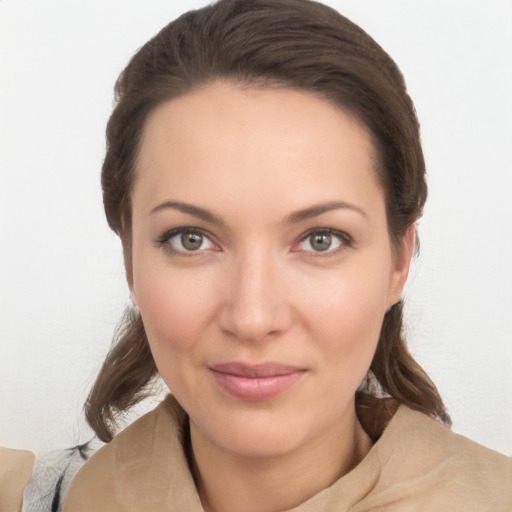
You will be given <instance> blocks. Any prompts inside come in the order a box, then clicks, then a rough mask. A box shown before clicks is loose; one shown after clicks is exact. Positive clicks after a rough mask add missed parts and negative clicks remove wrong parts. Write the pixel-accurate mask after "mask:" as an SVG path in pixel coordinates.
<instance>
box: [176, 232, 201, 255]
mask: <svg viewBox="0 0 512 512" xmlns="http://www.w3.org/2000/svg"><path fill="white" fill-rule="evenodd" d="M202 244H203V235H201V234H200V233H183V234H182V235H181V245H182V246H183V248H184V249H186V250H187V251H197V250H198V249H200V248H201V245H202Z"/></svg>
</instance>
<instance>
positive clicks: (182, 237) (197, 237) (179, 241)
mask: <svg viewBox="0 0 512 512" xmlns="http://www.w3.org/2000/svg"><path fill="white" fill-rule="evenodd" d="M157 245H158V246H160V247H162V246H165V247H166V248H167V249H169V250H171V251H172V252H174V253H193V252H202V251H209V250H217V249H218V247H217V245H216V244H214V243H213V242H212V241H211V240H210V238H209V237H208V236H207V235H206V234H205V233H203V231H201V230H199V229H196V228H176V229H172V230H171V231H167V232H166V233H164V234H163V235H162V236H161V237H160V238H159V240H158V242H157Z"/></svg>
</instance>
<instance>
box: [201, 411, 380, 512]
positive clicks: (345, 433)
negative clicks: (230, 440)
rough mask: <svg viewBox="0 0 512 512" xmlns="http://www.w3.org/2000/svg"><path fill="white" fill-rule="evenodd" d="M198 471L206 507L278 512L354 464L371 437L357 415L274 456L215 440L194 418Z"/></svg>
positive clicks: (211, 511)
mask: <svg viewBox="0 0 512 512" xmlns="http://www.w3.org/2000/svg"><path fill="white" fill-rule="evenodd" d="M191 441H192V452H193V471H194V474H195V479H196V485H197V488H198V492H199V496H200V498H201V501H202V503H203V507H204V509H205V511H206V512H227V511H229V512H278V511H283V510H288V509H290V508H294V507H296V506H298V505H300V504H301V503H304V502H305V501H307V500H308V499H309V498H311V497H312V496H314V495H315V494H317V493H318V492H320V491H321V490H323V489H325V488H327V487H329V486H331V485H332V484H333V483H334V482H335V481H336V480H338V479H339V478H340V477H341V476H343V475H344V474H346V473H348V472H349V471H350V470H351V469H352V468H354V467H355V466H356V465H357V464H358V463H359V462H360V461H361V460H362V459H363V458H364V457H365V456H366V454H367V453H368V452H369V450H370V448H371V441H370V438H369V437H368V435H367V434H366V433H365V432H364V430H363V428H362V427H361V425H360V423H359V421H358V420H357V417H356V416H355V413H354V417H353V419H352V420H351V421H350V422H346V424H345V425H343V428H337V429H334V430H333V431H332V432H329V433H327V434H325V433H324V435H323V436H322V437H321V438H318V439H314V440H312V441H311V442H309V443H308V444H307V445H304V446H301V447H300V448H297V449H296V450H294V451H293V452H292V453H287V454H284V455H279V456H275V457H254V456H251V457H245V456H243V455H239V454H234V453H232V452H229V451H227V450H224V449H223V448H222V447H219V446H217V445H215V444H213V443H212V442H211V441H210V440H209V439H207V438H205V437H204V436H202V433H201V432H200V431H199V430H198V428H197V427H196V426H195V425H194V424H193V423H191Z"/></svg>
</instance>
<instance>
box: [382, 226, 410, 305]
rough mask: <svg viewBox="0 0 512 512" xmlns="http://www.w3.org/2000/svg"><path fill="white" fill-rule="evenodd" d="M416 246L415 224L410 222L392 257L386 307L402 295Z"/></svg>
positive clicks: (394, 302)
mask: <svg viewBox="0 0 512 512" xmlns="http://www.w3.org/2000/svg"><path fill="white" fill-rule="evenodd" d="M415 247H416V224H411V225H410V226H409V227H408V228H407V230H406V232H405V234H404V237H403V239H402V244H401V246H400V248H399V249H398V251H397V253H396V254H395V257H394V262H393V268H392V270H391V276H390V282H389V293H388V308H390V307H391V306H393V305H394V304H396V303H397V302H398V301H399V300H400V297H401V296H402V291H403V289H404V286H405V282H406V281H407V276H408V275H409V268H410V266H411V260H412V256H413V254H414V249H415Z"/></svg>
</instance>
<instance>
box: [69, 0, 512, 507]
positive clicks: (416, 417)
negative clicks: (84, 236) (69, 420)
mask: <svg viewBox="0 0 512 512" xmlns="http://www.w3.org/2000/svg"><path fill="white" fill-rule="evenodd" d="M117 95H118V103H117V106H116V108H115V110H114V112H113V114H112V117H111V119H110V121H109V125H108V130H107V142H108V146H107V155H106V158H105V163H104V167H103V177H102V179H103V190H104V203H105V209H106V214H107V219H108V222H109V224H110V226H111V227H112V228H113V229H114V231H115V232H116V233H118V234H119V235H120V237H121V240H122V242H123V249H124V256H125V265H126V272H127V279H128V283H129V286H130V289H131V291H132V299H133V302H134V306H135V307H136V308H137V311H136V312H132V313H130V315H128V316H127V318H126V320H125V324H124V326H123V329H122V330H120V333H119V338H118V340H117V344H116V345H115V346H114V348H113V349H112V351H111V353H110V354H109V356H108V357H107V360H106V361H105V364H104V366H103V369H102V371H101V372H100V375H99V376H98V379H97V381H96V384H95V386H94V389H93V390H92V392H91V394H90V396H89V400H88V403H87V408H86V411H87V418H88V421H89V423H90V425H91V426H92V427H93V429H94V430H95V432H96V433H97V435H98V437H99V438H100V439H102V440H103V441H107V442H108V441H111V440H112V437H113V434H114V431H115V419H116V417H117V416H118V415H120V414H123V413H124V412H125V411H127V410H128V409H129V408H130V407H131V406H133V405H134V404H135V403H137V402H138V401H139V400H140V399H141V398H142V397H143V396H144V392H145V389H146V388H147V386H149V385H150V384H151V383H152V382H153V380H154V379H155V378H156V376H157V375H160V376H161V377H162V379H163V380H164V382H165V383H166V384H167V385H168V387H169V389H170V390H171V391H172V393H173V398H168V399H166V400H165V401H164V402H163V403H162V404H161V405H160V406H159V407H158V408H157V409H156V410H155V412H153V413H150V414H148V415H146V416H144V417H143V418H142V419H141V420H139V421H137V422H136V423H134V424H133V425H132V426H130V427H128V428H127V429H126V430H125V431H123V433H121V434H120V435H118V436H117V437H115V438H114V440H113V441H112V442H109V444H107V445H106V446H105V447H104V448H102V449H100V450H99V451H98V452H97V453H96V454H95V455H94V456H93V457H92V458H91V459H90V460H89V461H88V462H87V463H86V464H85V465H84V467H83V468H82V469H81V470H80V471H79V472H78V474H77V475H76V476H75V478H74V479H73V482H72V483H71V485H70V488H69V491H68V493H67V495H66V498H65V501H64V508H63V510H73V511H75V510H201V509H204V510H212V511H221V510H234V511H237V510H240V511H249V510H258V511H261V510H292V509H293V510H297V511H306V510H383V509H389V510H415V509H416V510H447V509H450V510H457V509H458V510H486V509H487V510H507V509H508V508H510V506H511V496H510V486H509V483H510V481H511V477H512V467H511V464H510V460H509V459H507V458H506V457H504V456H500V455H499V454H497V453H495V452H492V451H490V450H486V449H484V448H483V447H480V446H478V445H475V444H474V443H472V442H470V441H468V440H466V439H464V438H460V437H458V436H456V435H454V434H451V433H450V432H449V430H448V429H446V427H444V426H442V425H441V423H445V424H449V417H448V414H447V413H446V410H445V407H444V405H443V403H442V400H441V398H440V396H439V394H438V392H437V390H436V388H435V386H434V385H433V384H432V382H431V381H430V379H429V378H428V377H427V375H426V374H425V373H424V372H423V370H422V369H421V368H420V367H419V366H418V364H417V363H416V362H415V361H414V359H413V358H412V357H411V355H410V354H409V353H408V351H407V349H406V347H405V342H404V340H403V339H402V337H401V323H402V304H401V301H400V296H401V293H402V289H403V286H404V283H405V280H406V277H407V274H408V270H409V264H410V260H411V257H412V253H413V251H414V248H415V245H416V240H415V221H416V220H417V219H418V218H419V216H420V215H421V211H422V208H423V205H424V202H425V199H426V185H425V180H424V162H423V156H422V152H421V146H420V142H419V132H418V124H417V121H416V117H415V114H414V109H413V106H412V103H411V101H410V99H409V97H408V95H407V93H406V91H405V85H404V83H403V79H402V77H401V75H400V72H399V71H398V69H397V68H396V66H395V64H394V63H393V62H392V61H391V60H390V58H389V57H388V56H387V55H386V54H385V53H384V52H383V50H382V49H381V48H380V47H379V46H378V45H377V44H376V43H375V42H374V41H373V40H372V39H370V38H369V37H368V36H367V35H366V34H365V33H364V32H363V31H361V29H359V28H358V27H356V26H355V25H353V24H352V23H351V22H349V21H348V20H347V19H345V18H343V17H341V16H340V15H338V14H336V13H335V12H333V11H331V10H330V9H328V8H326V7H324V6H321V5H320V4H315V3H312V2H302V1H296V0H288V1H287V0H278V1H275V0H274V1H263V0H261V1H260V0H257V1H254V2H253V1H251V2H247V1H234V0H226V1H221V2H219V3H217V4H215V5H213V6H211V7H208V8H205V9H202V10H201V11H196V12H191V13H188V14H187V15H185V16H183V17H182V18H180V19H179V20H177V21H175V22H173V23H172V24H170V25H169V26H168V27H166V28H165V29H163V30H162V32H161V33H160V34H159V35H157V36H156V37H155V38H154V39H152V40H151V41H150V42H149V43H147V44H146V45H145V46H144V47H143V48H142V49H141V50H140V51H139V52H138V53H137V55H136V56H135V57H134V58H133V59H132V61H131V62H130V64H129V65H128V67H127V68H126V70H125V71H124V72H123V74H122V76H121V78H120V80H119V82H118V85H117ZM472 465H473V466H472ZM468 489H471V491H469V492H468Z"/></svg>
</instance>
